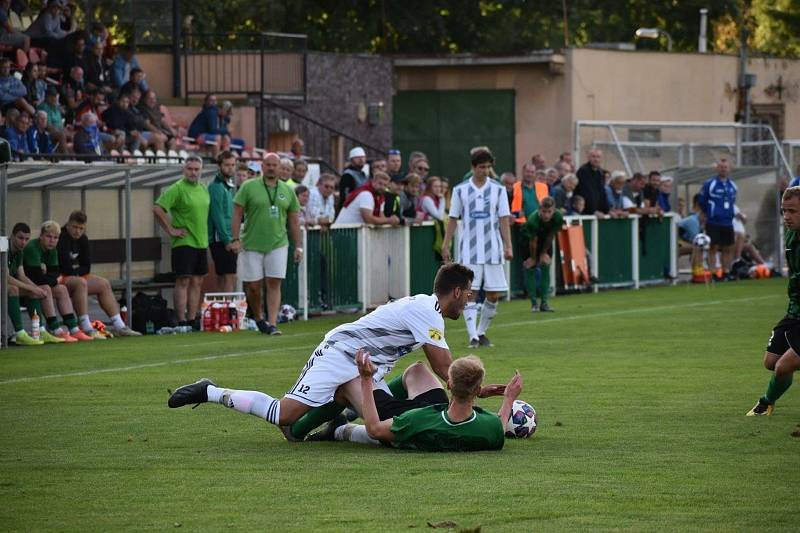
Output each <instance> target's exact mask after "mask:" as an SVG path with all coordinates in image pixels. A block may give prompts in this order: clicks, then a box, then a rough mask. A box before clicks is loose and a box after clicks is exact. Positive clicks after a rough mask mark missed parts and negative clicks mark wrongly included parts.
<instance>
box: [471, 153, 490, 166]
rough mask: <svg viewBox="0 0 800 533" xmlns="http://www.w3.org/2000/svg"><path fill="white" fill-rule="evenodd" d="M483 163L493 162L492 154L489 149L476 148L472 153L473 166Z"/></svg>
mask: <svg viewBox="0 0 800 533" xmlns="http://www.w3.org/2000/svg"><path fill="white" fill-rule="evenodd" d="M483 163H494V156H493V155H492V152H490V151H489V150H478V151H476V152H475V153H474V154H472V166H473V167H477V166H478V165H481V164H483Z"/></svg>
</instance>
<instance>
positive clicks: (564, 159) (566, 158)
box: [556, 152, 575, 174]
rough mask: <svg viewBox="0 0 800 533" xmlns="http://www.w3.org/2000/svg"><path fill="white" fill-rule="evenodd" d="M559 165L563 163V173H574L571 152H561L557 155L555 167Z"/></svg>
mask: <svg viewBox="0 0 800 533" xmlns="http://www.w3.org/2000/svg"><path fill="white" fill-rule="evenodd" d="M559 165H563V167H564V172H565V174H566V173H569V172H572V173H574V172H575V163H574V162H573V161H572V152H561V155H559V156H558V162H557V163H556V169H558V166H559Z"/></svg>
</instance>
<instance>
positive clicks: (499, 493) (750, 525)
mask: <svg viewBox="0 0 800 533" xmlns="http://www.w3.org/2000/svg"><path fill="white" fill-rule="evenodd" d="M785 283H786V282H785V280H767V281H755V282H739V283H731V284H719V285H717V286H716V287H713V288H707V287H705V286H699V287H698V286H679V287H674V288H673V287H670V288H653V289H643V290H640V291H614V292H606V293H600V294H596V295H595V294H590V295H582V296H569V297H558V298H555V299H553V300H552V302H551V303H552V305H553V306H554V308H555V309H556V311H557V312H556V313H554V314H549V315H543V314H537V315H531V314H530V313H528V311H527V305H528V304H527V303H526V302H524V301H513V302H503V303H502V304H501V305H500V307H499V314H498V315H497V317H496V318H495V322H494V324H493V325H492V328H491V329H490V331H489V334H490V336H491V338H492V340H493V341H494V343H495V345H496V347H495V348H489V349H485V348H481V349H480V350H479V351H478V352H477V353H478V355H480V356H481V358H482V359H483V361H484V362H485V364H486V368H487V379H488V380H489V381H491V382H502V381H505V380H507V379H508V378H509V377H510V376H511V374H512V372H513V371H514V369H519V370H520V372H521V373H522V375H523V376H524V380H525V382H524V387H525V389H524V392H523V394H522V398H523V399H525V400H527V401H529V402H530V403H532V404H533V405H534V406H535V407H536V408H537V410H538V411H539V414H540V428H539V431H538V433H537V435H536V436H535V437H534V438H533V439H531V440H527V441H508V442H507V444H506V447H505V449H504V450H503V451H501V452H491V453H488V452H487V453H475V454H424V453H408V452H399V451H396V450H390V449H385V448H377V447H375V448H371V447H366V446H359V445H355V444H345V443H314V444H311V443H309V444H290V443H287V442H285V441H284V440H283V438H282V436H281V435H280V433H279V432H278V431H277V430H276V429H275V428H273V427H271V426H269V425H268V424H266V423H265V422H263V421H259V420H258V419H256V418H255V417H250V416H244V415H241V414H239V413H235V412H232V411H229V410H227V409H224V408H222V407H220V406H217V405H201V406H200V407H199V408H197V409H195V410H192V409H189V408H188V407H184V408H182V409H177V410H170V409H167V407H166V405H165V404H166V399H167V397H168V392H167V389H168V388H174V387H176V386H178V385H180V384H183V383H186V382H189V381H191V380H194V379H196V378H197V377H200V376H209V377H212V378H215V379H216V380H217V382H218V383H220V384H222V385H228V386H236V387H241V388H249V389H256V390H264V391H267V392H270V393H272V394H280V393H281V392H282V391H285V390H287V389H288V388H289V387H290V386H291V385H292V383H293V382H294V380H295V378H296V376H297V374H298V372H299V370H300V369H301V368H302V366H303V364H304V363H305V361H306V358H307V357H308V354H309V353H310V352H311V351H312V350H313V349H314V347H315V346H316V345H317V343H318V342H319V340H320V339H321V338H322V336H323V334H324V333H325V331H327V330H328V329H329V328H331V327H333V326H334V325H335V324H336V323H337V322H339V321H341V320H344V319H345V318H349V317H336V318H325V319H315V320H311V321H309V322H307V323H294V324H290V325H287V326H285V327H284V328H283V331H284V336H283V337H279V338H264V337H262V336H259V335H257V334H254V333H238V334H227V335H225V334H212V333H203V334H192V335H181V336H171V337H145V338H140V339H114V340H110V341H105V342H99V341H94V342H92V343H80V344H78V345H72V346H44V347H39V348H36V347H35V348H18V349H11V350H8V351H6V350H3V352H2V357H0V385H2V387H3V393H4V397H5V398H6V405H5V406H4V408H3V409H2V411H0V425H2V427H3V431H2V432H0V471H2V472H3V475H2V479H0V502H2V505H0V523H2V524H3V529H4V530H8V531H43V530H56V529H57V530H70V531H73V530H81V531H122V530H144V529H158V530H165V529H169V530H175V529H176V528H180V530H187V531H219V530H235V531H409V530H410V529H413V530H427V529H428V526H427V524H428V523H431V524H434V525H441V524H446V523H447V522H452V523H455V524H456V526H457V528H456V530H459V529H465V528H470V529H474V528H477V527H478V526H480V527H481V528H482V530H483V531H542V530H544V531H552V530H563V531H586V530H598V529H602V530H627V531H653V530H667V531H696V530H714V531H782V530H783V531H788V530H794V529H796V527H797V523H798V521H799V520H800V510H798V508H797V505H796V502H797V497H796V487H797V486H798V483H800V454H798V446H800V439H798V438H793V437H791V436H790V433H791V432H792V431H793V430H794V429H795V426H796V425H797V423H798V422H800V390H795V389H796V388H797V387H798V384H797V383H795V385H794V387H792V388H791V389H789V391H788V392H787V393H786V395H785V396H784V398H783V399H781V401H780V402H779V404H778V406H777V409H776V413H775V415H774V416H773V417H772V418H768V419H762V418H748V417H745V416H744V413H745V412H746V411H747V410H748V409H749V408H750V407H751V406H752V404H753V403H754V402H755V400H756V399H757V398H758V396H759V395H760V394H761V393H762V392H763V391H764V388H765V387H766V384H767V381H768V378H769V373H768V372H767V371H765V370H764V368H763V366H762V364H761V356H762V354H763V350H764V344H765V343H766V340H767V337H768V335H769V331H770V328H771V327H772V326H773V325H774V323H775V322H777V321H778V319H779V318H780V317H781V316H782V315H783V312H784V311H785V306H786V296H785ZM447 340H448V342H449V344H450V346H451V348H452V349H453V351H454V353H455V355H457V356H463V355H465V354H466V353H467V350H466V338H465V333H464V328H463V320H459V321H458V322H450V321H448V323H447ZM420 357H423V356H422V355H421V353H415V354H411V355H409V356H408V357H407V358H404V360H403V361H402V364H400V365H398V368H397V369H396V370H395V372H399V371H400V370H402V368H404V367H405V366H406V365H408V364H410V363H411V362H413V361H415V360H416V359H417V358H420ZM482 404H483V405H485V406H487V407H489V408H492V409H495V408H497V407H498V406H499V401H498V399H492V400H486V401H484V402H482Z"/></svg>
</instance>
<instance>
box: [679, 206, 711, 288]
mask: <svg viewBox="0 0 800 533" xmlns="http://www.w3.org/2000/svg"><path fill="white" fill-rule="evenodd" d="M704 224H705V215H704V214H703V211H702V210H701V209H700V194H695V195H694V197H693V198H692V213H691V214H690V215H689V216H687V217H686V218H684V219H683V220H681V221H680V222H678V224H677V227H678V254H679V255H691V263H692V283H705V282H706V281H708V279H709V276H710V274H709V273H708V272H706V269H705V266H704V265H703V252H704V251H703V248H702V247H700V246H695V244H694V238H695V237H696V236H697V234H698V233H700V232H701V231H702V230H703V225H704Z"/></svg>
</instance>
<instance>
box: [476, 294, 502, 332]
mask: <svg viewBox="0 0 800 533" xmlns="http://www.w3.org/2000/svg"><path fill="white" fill-rule="evenodd" d="M497 304H498V302H490V301H489V300H486V301H485V302H483V310H482V311H481V322H480V324H479V325H478V335H483V334H485V333H486V330H487V329H489V324H491V323H492V319H493V318H494V315H496V314H497Z"/></svg>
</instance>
